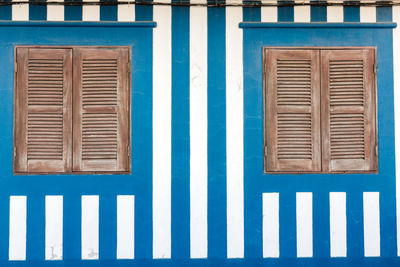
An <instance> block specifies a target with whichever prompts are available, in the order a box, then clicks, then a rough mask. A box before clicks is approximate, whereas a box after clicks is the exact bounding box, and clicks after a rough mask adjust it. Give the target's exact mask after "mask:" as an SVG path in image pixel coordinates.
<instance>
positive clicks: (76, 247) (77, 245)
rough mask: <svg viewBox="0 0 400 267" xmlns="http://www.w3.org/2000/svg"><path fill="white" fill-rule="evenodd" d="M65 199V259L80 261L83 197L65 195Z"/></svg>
mask: <svg viewBox="0 0 400 267" xmlns="http://www.w3.org/2000/svg"><path fill="white" fill-rule="evenodd" d="M63 199H64V201H63V202H64V207H63V210H64V215H63V250H64V251H63V259H64V260H66V261H67V260H74V259H80V258H81V195H80V194H64V197H63ZM28 201H29V200H28Z"/></svg>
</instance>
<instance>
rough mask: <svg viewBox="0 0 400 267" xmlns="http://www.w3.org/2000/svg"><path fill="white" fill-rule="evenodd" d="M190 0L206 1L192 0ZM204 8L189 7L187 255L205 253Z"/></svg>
mask: <svg viewBox="0 0 400 267" xmlns="http://www.w3.org/2000/svg"><path fill="white" fill-rule="evenodd" d="M191 2H192V3H207V1H206V0H195V1H191ZM207 173H208V172H207V8H206V7H199V6H191V7H190V257H191V258H206V257H207Z"/></svg>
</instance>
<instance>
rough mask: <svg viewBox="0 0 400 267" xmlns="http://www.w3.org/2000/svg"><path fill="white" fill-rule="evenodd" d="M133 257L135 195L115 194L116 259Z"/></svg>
mask: <svg viewBox="0 0 400 267" xmlns="http://www.w3.org/2000/svg"><path fill="white" fill-rule="evenodd" d="M134 258H135V196H131V195H127V196H124V195H119V196H117V259H134Z"/></svg>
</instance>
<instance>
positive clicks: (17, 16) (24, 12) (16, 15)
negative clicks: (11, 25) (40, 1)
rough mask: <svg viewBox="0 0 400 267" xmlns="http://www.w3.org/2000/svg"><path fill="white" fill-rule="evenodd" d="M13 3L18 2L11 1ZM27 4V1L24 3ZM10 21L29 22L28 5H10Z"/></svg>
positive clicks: (16, 0)
mask: <svg viewBox="0 0 400 267" xmlns="http://www.w3.org/2000/svg"><path fill="white" fill-rule="evenodd" d="M12 1H14V2H20V1H19V0H12ZM26 2H28V1H26ZM11 10H12V13H11V19H12V20H21V21H25V20H29V5H28V4H18V5H12V7H11Z"/></svg>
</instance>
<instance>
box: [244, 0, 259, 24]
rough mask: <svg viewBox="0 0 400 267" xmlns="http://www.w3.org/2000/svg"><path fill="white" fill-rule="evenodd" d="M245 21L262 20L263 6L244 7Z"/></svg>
mask: <svg viewBox="0 0 400 267" xmlns="http://www.w3.org/2000/svg"><path fill="white" fill-rule="evenodd" d="M256 3H258V4H261V1H248V0H245V1H243V4H256ZM243 21H261V8H260V7H244V8H243Z"/></svg>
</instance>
